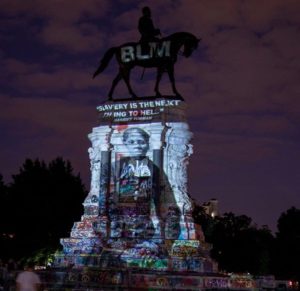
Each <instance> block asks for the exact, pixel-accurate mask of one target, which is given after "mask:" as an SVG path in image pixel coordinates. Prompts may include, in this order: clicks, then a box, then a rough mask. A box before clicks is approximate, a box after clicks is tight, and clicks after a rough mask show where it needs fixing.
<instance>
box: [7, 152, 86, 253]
mask: <svg viewBox="0 0 300 291" xmlns="http://www.w3.org/2000/svg"><path fill="white" fill-rule="evenodd" d="M85 196H86V191H85V189H84V186H83V184H82V182H81V179H80V176H79V175H77V176H75V175H74V174H73V169H72V166H71V163H70V162H69V161H64V160H63V159H62V158H56V159H55V160H53V161H51V162H50V163H49V164H48V165H46V163H45V162H43V161H40V160H38V159H36V160H34V161H33V160H30V159H27V160H26V161H25V163H24V164H23V166H22V167H21V168H20V172H19V173H18V174H17V175H13V182H12V183H11V185H10V186H9V188H8V195H7V197H6V200H5V208H6V215H7V219H6V220H7V223H6V228H7V229H8V231H9V232H10V233H13V234H14V235H15V237H14V239H13V240H11V243H10V246H9V248H10V249H9V250H8V251H10V252H13V255H14V256H15V257H19V256H21V255H24V254H29V253H31V252H32V251H35V250H37V249H39V248H43V247H46V246H50V247H58V246H59V239H60V238H61V237H68V236H69V232H70V230H71V227H72V224H73V223H74V221H76V220H79V219H80V215H82V213H83V207H82V202H83V200H84V198H85Z"/></svg>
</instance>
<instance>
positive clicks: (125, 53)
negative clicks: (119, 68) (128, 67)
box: [121, 40, 171, 63]
mask: <svg viewBox="0 0 300 291" xmlns="http://www.w3.org/2000/svg"><path fill="white" fill-rule="evenodd" d="M148 45H149V47H148V48H147V51H148V54H143V53H142V50H143V49H142V45H141V44H138V45H137V46H136V47H134V46H123V47H121V61H122V62H123V63H128V62H132V61H135V60H138V61H141V60H148V59H151V58H153V57H154V58H163V57H170V46H171V41H169V40H168V41H163V42H162V43H161V44H160V43H157V42H150V43H149V44H148Z"/></svg>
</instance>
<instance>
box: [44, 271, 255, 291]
mask: <svg viewBox="0 0 300 291" xmlns="http://www.w3.org/2000/svg"><path fill="white" fill-rule="evenodd" d="M39 275H40V277H41V278H42V282H43V286H44V290H53V291H54V290H74V291H75V290H93V291H96V290H97V291H98V290H191V291H192V290H225V289H226V290H254V289H255V281H254V279H253V278H251V277H250V276H248V277H247V276H240V277H235V278H231V277H230V276H226V275H223V274H219V273H214V274H213V273H210V274H206V273H196V272H169V271H160V272H158V271H142V270H134V269H105V270H104V269H100V268H98V269H97V268H96V267H93V268H75V269H68V268H59V269H49V270H46V271H41V272H39Z"/></svg>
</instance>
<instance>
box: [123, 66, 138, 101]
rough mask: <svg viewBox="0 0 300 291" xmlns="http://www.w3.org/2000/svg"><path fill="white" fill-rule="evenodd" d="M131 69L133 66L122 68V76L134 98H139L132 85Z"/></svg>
mask: <svg viewBox="0 0 300 291" xmlns="http://www.w3.org/2000/svg"><path fill="white" fill-rule="evenodd" d="M130 71H131V68H125V69H122V70H121V74H122V77H123V79H124V81H125V84H126V86H127V88H128V91H129V93H130V94H131V95H132V97H133V98H137V96H136V94H135V93H134V92H133V90H132V88H131V85H130Z"/></svg>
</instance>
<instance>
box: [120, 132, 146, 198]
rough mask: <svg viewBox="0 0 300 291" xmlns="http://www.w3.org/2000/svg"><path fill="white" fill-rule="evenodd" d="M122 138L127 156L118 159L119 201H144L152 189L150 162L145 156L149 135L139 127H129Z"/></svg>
mask: <svg viewBox="0 0 300 291" xmlns="http://www.w3.org/2000/svg"><path fill="white" fill-rule="evenodd" d="M122 140H123V144H124V145H125V147H126V150H127V154H128V156H127V157H125V158H122V159H121V161H120V173H119V201H120V202H146V201H148V200H149V198H150V194H151V189H152V163H151V161H150V160H149V158H148V157H147V156H146V153H147V151H148V150H149V135H148V134H147V133H146V132H145V131H144V130H142V129H140V128H130V129H127V130H126V131H125V132H124V133H123V138H122Z"/></svg>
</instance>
